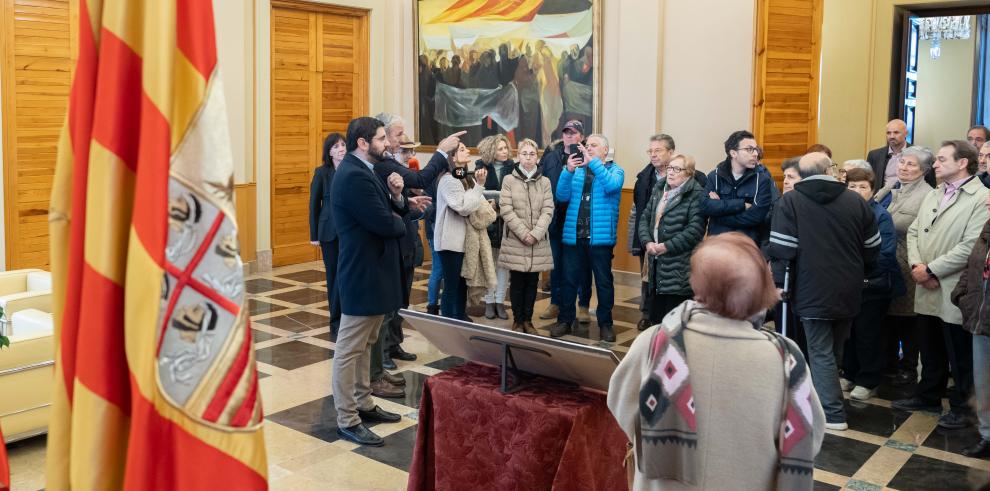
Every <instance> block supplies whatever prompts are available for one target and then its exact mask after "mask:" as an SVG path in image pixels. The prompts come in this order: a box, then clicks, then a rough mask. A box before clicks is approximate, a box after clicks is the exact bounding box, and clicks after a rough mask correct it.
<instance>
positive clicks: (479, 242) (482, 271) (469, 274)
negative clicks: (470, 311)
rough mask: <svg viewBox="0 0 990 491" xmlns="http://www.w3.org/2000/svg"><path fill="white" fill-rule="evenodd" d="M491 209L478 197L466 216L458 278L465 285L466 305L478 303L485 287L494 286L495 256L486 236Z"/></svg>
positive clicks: (492, 220)
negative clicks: (469, 213) (472, 208)
mask: <svg viewBox="0 0 990 491" xmlns="http://www.w3.org/2000/svg"><path fill="white" fill-rule="evenodd" d="M496 216H497V215H496V214H495V209H494V208H492V205H490V204H489V203H488V202H487V201H485V200H481V204H480V205H479V206H478V209H477V210H475V211H474V213H471V215H470V216H468V217H467V227H466V229H465V232H464V264H462V265H461V277H463V278H464V281H465V283H466V284H467V287H468V294H467V296H468V304H469V305H475V304H477V303H479V302H480V300H481V297H482V296H484V294H485V293H486V292H488V290H490V289H492V288H495V284H496V282H497V278H496V276H495V259H494V258H492V242H491V240H490V239H489V238H488V226H489V225H491V224H492V222H494V221H495V217H496Z"/></svg>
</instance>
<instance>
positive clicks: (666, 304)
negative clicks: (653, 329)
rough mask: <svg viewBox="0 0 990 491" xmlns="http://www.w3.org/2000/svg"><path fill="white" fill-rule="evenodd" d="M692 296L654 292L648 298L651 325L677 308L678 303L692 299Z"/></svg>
mask: <svg viewBox="0 0 990 491" xmlns="http://www.w3.org/2000/svg"><path fill="white" fill-rule="evenodd" d="M690 299H691V297H689V296H687V295H667V294H663V293H652V294H650V296H649V297H648V300H647V303H648V305H647V308H646V312H647V314H646V315H647V317H648V318H649V319H650V325H656V324H659V323H660V321H662V320H663V318H664V316H665V315H667V313H668V312H670V311H671V310H674V309H675V308H677V306H678V305H680V304H682V303H684V301H685V300H690Z"/></svg>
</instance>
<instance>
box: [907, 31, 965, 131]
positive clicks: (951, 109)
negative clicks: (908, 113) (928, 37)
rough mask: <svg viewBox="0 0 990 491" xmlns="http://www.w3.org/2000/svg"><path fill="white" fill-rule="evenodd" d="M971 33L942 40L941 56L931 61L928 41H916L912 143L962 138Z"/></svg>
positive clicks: (930, 43)
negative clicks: (967, 36) (916, 67)
mask: <svg viewBox="0 0 990 491" xmlns="http://www.w3.org/2000/svg"><path fill="white" fill-rule="evenodd" d="M972 25H974V26H975V25H976V23H975V22H973V24H972ZM973 34H974V35H973V36H970V38H969V39H945V40H942V45H941V51H942V55H941V56H940V57H939V58H938V59H934V60H933V59H932V57H931V55H930V54H929V50H930V49H931V46H932V42H931V41H921V42H920V43H919V46H918V100H917V106H916V109H915V123H914V143H915V144H917V145H924V146H926V147H928V148H937V147H938V146H939V145H940V144H941V142H942V141H944V140H962V139H965V138H966V131H968V130H969V127H970V121H971V116H972V114H973V70H974V67H975V61H976V60H975V58H974V57H975V55H976V36H975V34H976V33H975V32H974V33H973Z"/></svg>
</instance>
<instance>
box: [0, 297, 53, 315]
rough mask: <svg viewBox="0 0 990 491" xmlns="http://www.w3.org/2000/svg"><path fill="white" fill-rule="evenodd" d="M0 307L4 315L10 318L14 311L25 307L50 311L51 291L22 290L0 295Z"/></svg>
mask: <svg viewBox="0 0 990 491" xmlns="http://www.w3.org/2000/svg"><path fill="white" fill-rule="evenodd" d="M0 307H3V311H4V315H5V316H6V317H7V318H8V319H10V318H11V317H12V316H13V315H14V314H15V313H16V312H18V311H20V310H26V309H37V310H40V311H42V312H51V311H52V292H51V290H48V291H41V292H22V293H14V294H12V295H4V296H2V297H0Z"/></svg>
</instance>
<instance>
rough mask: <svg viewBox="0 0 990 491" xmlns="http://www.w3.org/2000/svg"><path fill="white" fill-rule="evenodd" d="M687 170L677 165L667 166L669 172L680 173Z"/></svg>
mask: <svg viewBox="0 0 990 491" xmlns="http://www.w3.org/2000/svg"><path fill="white" fill-rule="evenodd" d="M685 170H686V169H685V168H684V167H677V166H668V167H667V173H668V174H680V173H681V172H684V171H685Z"/></svg>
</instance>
